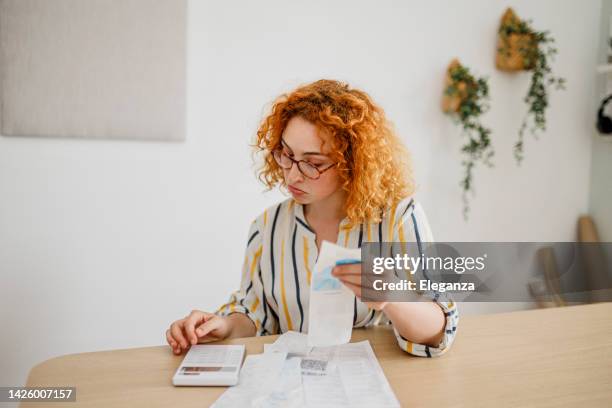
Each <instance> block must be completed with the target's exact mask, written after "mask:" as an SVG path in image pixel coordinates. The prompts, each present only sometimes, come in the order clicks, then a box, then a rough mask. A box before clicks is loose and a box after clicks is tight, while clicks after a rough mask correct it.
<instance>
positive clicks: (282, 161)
mask: <svg viewBox="0 0 612 408" xmlns="http://www.w3.org/2000/svg"><path fill="white" fill-rule="evenodd" d="M272 155H273V156H274V160H276V163H278V165H279V166H281V167H282V168H283V169H285V170H289V169H291V168H292V167H293V163H297V166H298V170H299V171H300V173H302V174H303V175H304V177H307V178H309V179H312V180H316V179H318V178H319V177H321V174H323V173H325V172H326V171H327V170H329V169H331V168H332V167H334V166H335V165H336V163H332V164H330V165H329V166H327V167H325V168H324V169H319V168H318V167H317V166H315V165H314V164H312V163H309V162H307V161H306V160H295V159H294V158H292V157H289V155H287V153H285V152H284V151H282V150H281V149H276V150H274V151H273V152H272Z"/></svg>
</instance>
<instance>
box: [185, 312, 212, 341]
mask: <svg viewBox="0 0 612 408" xmlns="http://www.w3.org/2000/svg"><path fill="white" fill-rule="evenodd" d="M208 316H210V313H204V312H201V311H199V310H193V311H192V312H191V313H190V314H189V316H187V317H186V318H185V326H184V327H185V335H186V336H187V340H188V341H189V343H190V344H192V345H193V344H197V343H198V336H197V335H196V330H195V328H196V326H199V325H200V323H202V322H205V321H206V320H207V317H208Z"/></svg>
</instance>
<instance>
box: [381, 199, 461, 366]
mask: <svg viewBox="0 0 612 408" xmlns="http://www.w3.org/2000/svg"><path fill="white" fill-rule="evenodd" d="M397 210H399V211H398V212H399V214H397V217H396V219H397V221H395V222H394V224H393V225H394V231H393V240H394V242H414V243H416V244H417V245H416V246H417V248H419V251H421V249H420V248H421V247H422V243H427V242H434V238H433V234H432V232H431V228H430V227H429V222H428V221H427V216H426V215H425V212H424V211H423V208H422V207H421V205H420V204H419V203H417V202H415V201H414V200H412V199H405V200H404V201H402V202H400V204H399V205H398V206H397ZM421 253H422V252H421ZM423 296H425V297H428V298H430V299H431V300H432V301H433V302H436V304H437V305H438V306H439V307H440V308H441V309H442V311H443V312H444V317H445V321H446V322H445V325H444V337H443V338H442V341H441V342H440V344H439V345H438V347H430V346H427V345H424V344H419V343H414V342H411V341H408V340H407V339H405V338H404V337H402V336H401V335H400V334H399V332H398V331H397V330H396V329H395V327H394V328H393V332H394V333H395V337H396V338H397V342H398V344H399V346H400V348H401V349H402V350H404V351H406V352H407V353H410V354H413V355H415V356H421V357H437V356H440V355H442V354H444V353H446V352H447V351H448V350H449V348H450V347H451V345H452V344H453V342H454V340H455V335H456V333H457V324H458V323H459V310H458V308H457V304H456V303H454V302H453V300H452V299H451V296H450V295H449V294H448V293H440V292H438V291H431V292H426V293H423Z"/></svg>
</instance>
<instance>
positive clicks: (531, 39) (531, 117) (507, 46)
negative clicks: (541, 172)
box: [495, 8, 565, 164]
mask: <svg viewBox="0 0 612 408" xmlns="http://www.w3.org/2000/svg"><path fill="white" fill-rule="evenodd" d="M554 42H555V40H554V38H553V37H552V36H551V35H550V32H548V31H536V30H535V29H534V28H533V27H532V26H531V22H530V21H523V20H521V19H520V18H518V17H517V16H516V14H515V13H514V11H513V10H512V9H511V8H508V9H507V10H506V12H505V13H504V15H503V16H502V19H501V23H500V26H499V30H498V37H497V53H496V56H495V65H496V66H497V68H498V69H500V70H502V71H508V72H515V71H529V72H531V82H530V84H529V88H528V91H527V95H526V96H525V98H524V101H525V103H526V104H527V105H528V110H527V114H526V115H525V117H524V118H523V122H522V124H521V127H520V128H519V134H518V140H517V142H516V143H515V145H514V157H515V159H516V161H517V163H518V164H520V163H521V161H522V160H523V157H524V155H523V148H524V145H523V140H524V134H525V130H526V129H527V126H528V125H529V123H530V122H531V124H532V126H531V127H530V131H531V134H532V135H533V136H534V137H536V138H537V136H538V135H537V132H538V131H544V130H546V109H547V108H548V98H549V95H548V94H549V92H548V91H549V89H550V87H551V86H555V89H563V88H564V86H565V79H564V78H561V77H556V76H554V75H553V73H552V69H551V67H550V63H549V62H550V60H551V59H552V58H554V55H555V54H556V53H557V49H556V48H555V46H554Z"/></svg>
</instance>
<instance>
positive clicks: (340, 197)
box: [304, 188, 346, 223]
mask: <svg viewBox="0 0 612 408" xmlns="http://www.w3.org/2000/svg"><path fill="white" fill-rule="evenodd" d="M345 202H346V192H345V191H344V190H343V189H342V188H340V189H338V190H337V191H336V192H335V193H333V194H332V195H330V196H329V197H326V198H325V199H323V200H320V201H317V202H314V203H310V204H306V205H305V206H304V216H305V217H306V218H307V220H308V221H309V222H312V221H315V223H316V222H323V223H331V222H333V223H338V222H340V221H341V220H342V219H344V218H345V217H346V212H345V211H344V203H345Z"/></svg>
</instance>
